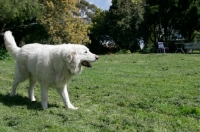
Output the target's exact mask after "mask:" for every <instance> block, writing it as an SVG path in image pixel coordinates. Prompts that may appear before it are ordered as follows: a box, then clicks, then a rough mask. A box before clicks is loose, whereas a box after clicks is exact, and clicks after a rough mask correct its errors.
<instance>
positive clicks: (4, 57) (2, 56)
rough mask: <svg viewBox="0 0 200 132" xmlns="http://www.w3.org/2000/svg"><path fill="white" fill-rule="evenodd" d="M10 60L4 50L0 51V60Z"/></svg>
mask: <svg viewBox="0 0 200 132" xmlns="http://www.w3.org/2000/svg"><path fill="white" fill-rule="evenodd" d="M7 59H10V55H9V54H8V52H7V51H6V50H5V49H0V60H7Z"/></svg>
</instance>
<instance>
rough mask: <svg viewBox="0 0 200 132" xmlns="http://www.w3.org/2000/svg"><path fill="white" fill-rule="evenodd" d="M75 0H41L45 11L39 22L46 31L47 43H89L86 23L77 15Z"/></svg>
mask: <svg viewBox="0 0 200 132" xmlns="http://www.w3.org/2000/svg"><path fill="white" fill-rule="evenodd" d="M76 4H77V0H71V1H70V2H69V1H68V0H47V1H43V5H44V6H45V9H46V11H45V12H44V14H43V16H42V17H41V18H40V19H39V22H40V23H41V24H42V25H43V26H44V27H45V29H46V31H47V32H48V35H49V38H48V43H52V44H61V43H79V44H86V43H89V38H88V36H87V34H88V30H87V27H88V25H87V24H85V23H84V21H83V19H81V18H79V16H77V12H78V11H79V9H78V8H77V7H76Z"/></svg>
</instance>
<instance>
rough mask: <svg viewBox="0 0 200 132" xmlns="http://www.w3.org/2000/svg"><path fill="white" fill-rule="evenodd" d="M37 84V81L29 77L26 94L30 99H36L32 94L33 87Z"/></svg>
mask: <svg viewBox="0 0 200 132" xmlns="http://www.w3.org/2000/svg"><path fill="white" fill-rule="evenodd" d="M36 84H37V81H36V80H35V79H33V78H29V88H28V96H29V98H30V99H31V101H36V99H35V96H34V87H35V85H36Z"/></svg>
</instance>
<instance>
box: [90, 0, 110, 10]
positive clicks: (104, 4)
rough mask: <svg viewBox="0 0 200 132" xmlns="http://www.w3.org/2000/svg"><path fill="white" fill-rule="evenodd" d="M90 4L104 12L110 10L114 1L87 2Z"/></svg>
mask: <svg viewBox="0 0 200 132" xmlns="http://www.w3.org/2000/svg"><path fill="white" fill-rule="evenodd" d="M87 1H88V2H89V3H90V4H94V5H96V6H97V7H99V8H101V9H103V10H109V7H110V6H111V1H112V0H87Z"/></svg>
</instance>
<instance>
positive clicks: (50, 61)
mask: <svg viewBox="0 0 200 132" xmlns="http://www.w3.org/2000/svg"><path fill="white" fill-rule="evenodd" d="M4 41H5V45H6V48H7V50H8V51H9V53H10V54H11V56H12V57H13V58H14V59H15V60H16V66H15V79H14V82H13V86H12V91H11V93H10V96H14V95H15V94H16V88H17V86H18V84H19V83H21V82H23V81H24V80H26V79H29V88H28V94H29V98H30V99H31V101H35V100H36V99H35V96H34V86H35V85H36V84H37V82H39V83H40V86H41V104H42V108H43V109H46V108H48V105H47V103H48V89H49V87H53V88H56V89H57V91H58V93H59V94H60V96H61V97H62V99H63V102H64V104H65V105H66V106H67V107H68V108H70V109H77V108H76V107H74V106H73V105H72V104H71V102H70V99H69V95H68V91H67V84H68V83H69V81H70V79H71V78H72V76H73V75H76V74H80V73H81V71H82V64H81V63H82V62H83V61H87V62H94V61H96V60H97V59H98V56H97V55H95V54H93V53H91V52H90V51H89V50H88V48H87V47H85V46H83V45H78V44H62V45H42V44H37V43H34V44H27V45H25V46H23V47H22V48H19V47H17V45H16V43H15V40H14V37H13V36H12V32H10V31H6V32H5V34H4Z"/></svg>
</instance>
